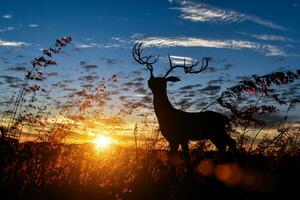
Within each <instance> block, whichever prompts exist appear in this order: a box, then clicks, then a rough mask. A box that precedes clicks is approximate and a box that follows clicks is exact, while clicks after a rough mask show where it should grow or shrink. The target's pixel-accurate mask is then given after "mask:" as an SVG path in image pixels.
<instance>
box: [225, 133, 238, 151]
mask: <svg viewBox="0 0 300 200" xmlns="http://www.w3.org/2000/svg"><path fill="white" fill-rule="evenodd" d="M227 145H228V146H229V148H230V150H231V151H232V152H236V151H237V149H236V141H235V140H234V139H233V138H231V137H230V136H229V135H228V137H227Z"/></svg>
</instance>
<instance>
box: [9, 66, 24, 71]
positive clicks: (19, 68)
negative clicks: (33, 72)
mask: <svg viewBox="0 0 300 200" xmlns="http://www.w3.org/2000/svg"><path fill="white" fill-rule="evenodd" d="M8 70H9V71H15V72H26V70H27V68H26V67H22V66H16V67H10V68H9V69H8Z"/></svg>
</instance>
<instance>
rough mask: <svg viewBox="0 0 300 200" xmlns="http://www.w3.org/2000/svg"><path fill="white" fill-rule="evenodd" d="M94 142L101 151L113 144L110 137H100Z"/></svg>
mask: <svg viewBox="0 0 300 200" xmlns="http://www.w3.org/2000/svg"><path fill="white" fill-rule="evenodd" d="M92 142H93V143H94V144H95V145H96V148H98V149H101V148H107V147H108V146H110V145H111V143H112V140H111V138H110V137H109V136H106V135H99V136H98V137H96V139H94V140H93V141H92Z"/></svg>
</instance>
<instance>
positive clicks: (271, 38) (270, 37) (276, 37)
mask: <svg viewBox="0 0 300 200" xmlns="http://www.w3.org/2000/svg"><path fill="white" fill-rule="evenodd" d="M239 33H240V34H242V35H246V36H251V37H253V38H256V39H259V40H265V41H280V42H295V40H293V39H292V38H288V37H284V36H281V35H267V34H260V35H258V34H248V33H245V32H239Z"/></svg>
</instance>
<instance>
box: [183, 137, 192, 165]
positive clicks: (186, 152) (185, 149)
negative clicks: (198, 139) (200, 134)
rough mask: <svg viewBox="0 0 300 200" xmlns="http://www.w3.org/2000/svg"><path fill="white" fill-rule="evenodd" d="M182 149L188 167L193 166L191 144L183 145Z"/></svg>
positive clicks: (185, 143) (184, 143)
mask: <svg viewBox="0 0 300 200" xmlns="http://www.w3.org/2000/svg"><path fill="white" fill-rule="evenodd" d="M181 148H182V151H183V155H184V159H185V162H186V164H187V166H189V165H190V164H191V155H190V149H189V143H188V142H187V141H186V142H183V143H181Z"/></svg>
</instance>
